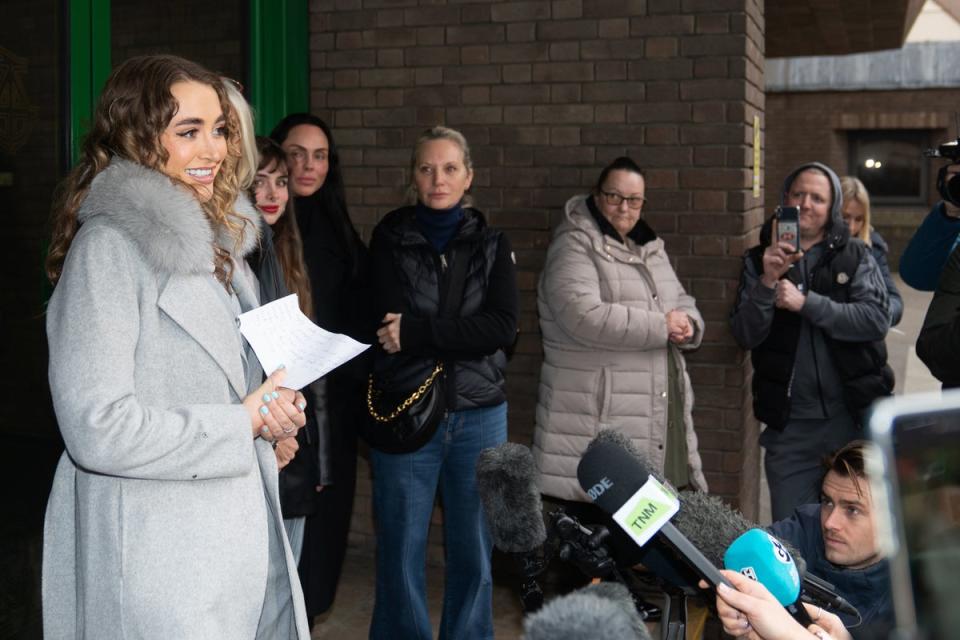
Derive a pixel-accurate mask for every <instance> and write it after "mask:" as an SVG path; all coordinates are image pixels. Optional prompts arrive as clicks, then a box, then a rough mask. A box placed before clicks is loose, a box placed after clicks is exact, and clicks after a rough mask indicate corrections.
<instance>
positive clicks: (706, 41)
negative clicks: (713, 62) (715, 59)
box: [680, 35, 746, 57]
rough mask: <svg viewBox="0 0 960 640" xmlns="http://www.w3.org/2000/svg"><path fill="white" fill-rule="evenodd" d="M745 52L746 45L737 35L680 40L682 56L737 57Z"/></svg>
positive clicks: (690, 37) (692, 37)
mask: <svg viewBox="0 0 960 640" xmlns="http://www.w3.org/2000/svg"><path fill="white" fill-rule="evenodd" d="M745 51H746V43H745V42H744V39H743V37H742V36H739V35H703V36H699V35H698V36H685V37H683V38H682V39H681V40H680V55H683V56H691V57H695V56H737V55H741V56H742V55H743V54H744V52H745Z"/></svg>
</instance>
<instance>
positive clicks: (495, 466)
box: [477, 442, 547, 612]
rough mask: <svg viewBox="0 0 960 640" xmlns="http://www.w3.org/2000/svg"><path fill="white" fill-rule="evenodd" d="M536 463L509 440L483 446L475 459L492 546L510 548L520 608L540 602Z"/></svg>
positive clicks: (541, 529) (542, 531)
mask: <svg viewBox="0 0 960 640" xmlns="http://www.w3.org/2000/svg"><path fill="white" fill-rule="evenodd" d="M535 478H536V467H535V466H534V463H533V454H532V453H530V450H529V449H528V448H527V447H525V446H523V445H521V444H516V443H513V442H505V443H503V444H501V445H499V446H497V447H493V448H490V449H484V450H483V451H481V452H480V457H479V459H478V460H477V492H478V493H479V494H480V501H481V502H482V503H483V509H484V512H485V513H486V515H487V524H488V525H489V528H490V537H491V538H492V540H493V544H494V546H495V547H497V548H498V549H500V550H501V551H504V552H506V553H508V554H510V555H511V556H512V557H513V558H514V560H515V561H516V562H517V564H518V566H519V569H520V575H521V583H520V600H521V602H522V603H523V609H524V611H528V612H529V611H536V610H537V609H539V608H540V607H541V606H542V605H543V591H542V590H541V588H540V585H539V584H537V581H536V577H537V576H538V575H539V574H540V573H541V572H542V571H543V569H544V567H545V566H546V561H545V560H544V556H543V543H544V541H545V540H546V539H547V531H546V526H545V525H544V523H543V515H542V512H543V503H542V501H541V500H540V492H539V491H538V490H537V486H536V482H535V481H534V479H535Z"/></svg>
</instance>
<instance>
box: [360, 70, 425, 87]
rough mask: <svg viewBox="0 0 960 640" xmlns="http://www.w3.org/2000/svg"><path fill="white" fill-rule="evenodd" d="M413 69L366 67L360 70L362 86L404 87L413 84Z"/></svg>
mask: <svg viewBox="0 0 960 640" xmlns="http://www.w3.org/2000/svg"><path fill="white" fill-rule="evenodd" d="M413 78H414V74H413V69H365V70H363V71H361V72H360V86H361V87H404V86H409V85H410V84H412V82H413Z"/></svg>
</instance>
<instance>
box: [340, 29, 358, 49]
mask: <svg viewBox="0 0 960 640" xmlns="http://www.w3.org/2000/svg"><path fill="white" fill-rule="evenodd" d="M361 34H362V32H361V31H341V32H340V33H338V34H337V45H336V46H337V49H359V48H361V47H363V38H362V35H361Z"/></svg>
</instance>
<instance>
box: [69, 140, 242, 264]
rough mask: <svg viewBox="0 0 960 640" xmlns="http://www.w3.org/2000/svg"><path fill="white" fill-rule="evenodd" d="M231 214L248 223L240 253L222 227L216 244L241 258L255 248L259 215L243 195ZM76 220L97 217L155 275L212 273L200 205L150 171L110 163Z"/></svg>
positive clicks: (208, 238) (207, 229)
mask: <svg viewBox="0 0 960 640" xmlns="http://www.w3.org/2000/svg"><path fill="white" fill-rule="evenodd" d="M234 210H235V211H236V213H237V214H238V215H239V216H240V217H241V218H244V219H246V220H248V221H249V222H251V223H252V224H248V225H246V229H245V230H246V233H244V237H243V244H242V246H241V247H240V251H239V252H237V251H235V248H234V244H233V240H232V238H230V236H229V235H228V234H227V233H226V230H225V229H222V228H221V229H218V231H217V244H219V245H220V246H221V247H223V248H224V249H226V250H227V251H229V252H230V253H231V254H233V255H234V257H235V258H237V259H240V258H242V257H243V256H245V255H246V254H248V253H250V251H251V250H252V249H253V248H254V247H255V246H256V244H257V239H258V234H259V228H260V224H259V217H260V216H259V215H258V213H257V211H256V209H254V208H253V206H251V204H250V201H249V200H248V199H247V197H246V196H245V195H243V194H241V195H240V196H239V197H238V198H237V201H236V203H235V204H234ZM101 217H103V218H101ZM77 218H78V220H79V221H80V223H81V224H83V223H85V222H88V221H90V220H92V219H94V218H100V219H103V220H104V222H107V223H108V224H111V225H114V226H116V227H118V228H120V229H121V230H123V231H124V232H126V233H127V234H129V235H130V237H132V238H133V240H134V241H135V242H136V243H137V245H138V246H139V247H140V250H141V251H142V252H143V255H144V256H145V257H146V259H147V261H148V262H150V263H151V265H152V266H153V267H155V268H156V269H158V270H160V271H163V272H167V273H197V272H209V271H212V270H213V252H212V251H211V246H212V244H213V234H214V232H213V228H212V227H211V226H210V222H209V221H208V220H207V217H206V215H205V214H204V212H203V209H201V208H200V203H199V202H198V201H197V199H196V198H194V197H193V195H191V194H190V192H189V191H187V189H185V188H184V187H182V186H179V185H177V184H176V183H174V182H173V180H171V178H169V177H168V176H166V175H164V174H162V173H159V172H157V171H154V170H153V169H148V168H147V167H144V166H142V165H139V164H136V163H134V162H131V161H129V160H123V159H121V158H114V159H113V160H112V161H111V162H110V165H109V166H108V167H107V168H106V169H104V170H103V171H101V172H100V173H99V174H97V176H96V177H95V178H94V179H93V182H92V183H91V185H90V191H89V192H88V193H87V197H86V198H85V199H84V201H83V204H81V205H80V211H79V212H78V213H77Z"/></svg>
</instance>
